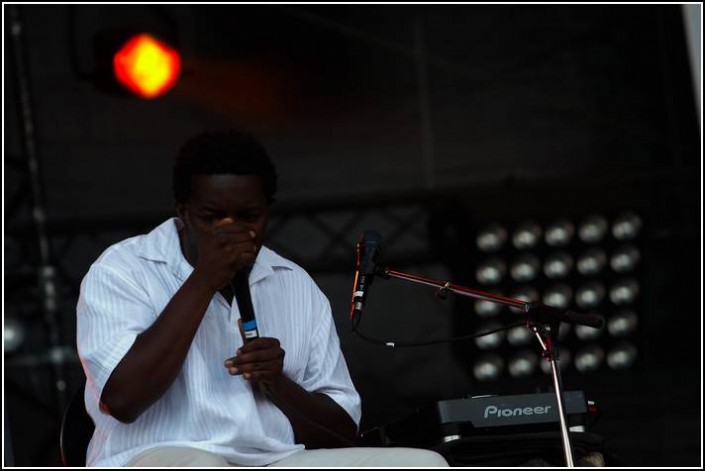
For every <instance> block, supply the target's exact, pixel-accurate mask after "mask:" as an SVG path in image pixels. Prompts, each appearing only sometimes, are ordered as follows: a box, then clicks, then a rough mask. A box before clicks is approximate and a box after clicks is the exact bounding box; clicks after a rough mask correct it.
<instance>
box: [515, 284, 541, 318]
mask: <svg viewBox="0 0 705 471" xmlns="http://www.w3.org/2000/svg"><path fill="white" fill-rule="evenodd" d="M511 297H512V298H516V299H518V300H520V301H524V302H527V303H528V302H531V301H538V299H539V292H538V291H536V289H534V288H532V287H531V286H526V285H525V286H522V287H520V288H519V289H517V290H516V291H514V293H512V295H511ZM509 310H510V311H512V312H514V313H516V314H521V313H523V312H524V309H522V308H518V307H510V308H509Z"/></svg>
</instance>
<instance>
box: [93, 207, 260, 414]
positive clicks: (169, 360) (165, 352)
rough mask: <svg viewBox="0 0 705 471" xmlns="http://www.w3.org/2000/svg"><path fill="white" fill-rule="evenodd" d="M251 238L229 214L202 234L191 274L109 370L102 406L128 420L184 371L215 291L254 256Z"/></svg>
mask: <svg viewBox="0 0 705 471" xmlns="http://www.w3.org/2000/svg"><path fill="white" fill-rule="evenodd" d="M253 238H254V233H253V232H251V231H248V230H247V229H246V228H243V227H240V226H237V225H235V224H233V223H232V221H231V220H229V219H227V220H224V221H222V222H221V223H219V224H216V226H215V227H214V230H213V232H212V233H211V234H210V237H203V239H202V240H201V242H200V255H199V257H198V263H197V265H196V268H195V269H194V271H193V272H192V273H191V276H189V278H188V279H187V280H186V281H185V282H184V284H183V285H182V286H181V287H180V288H179V290H178V291H177V292H176V294H175V295H174V296H173V297H172V298H171V300H170V301H169V303H168V304H167V306H166V307H165V308H164V310H163V311H162V313H161V314H160V315H159V317H158V318H157V320H156V321H155V322H154V324H152V325H151V326H150V327H149V328H148V329H146V330H145V331H144V332H142V333H140V334H139V335H138V336H137V339H136V340H135V342H134V344H133V345H132V347H131V348H130V350H129V351H128V352H127V354H125V356H124V357H123V359H122V360H121V361H120V363H118V365H117V367H115V370H114V371H113V372H112V374H111V375H110V378H109V379H108V381H107V383H106V384H105V387H104V388H103V393H102V395H101V400H100V404H101V406H100V407H101V409H102V410H104V411H105V412H107V413H109V414H110V415H112V416H113V417H115V418H116V419H117V420H119V421H120V422H125V423H130V422H134V421H135V420H136V419H137V417H139V416H140V414H142V413H143V412H144V411H145V410H146V409H147V408H148V407H149V406H151V405H152V404H153V403H154V402H155V401H157V400H158V399H159V398H160V397H162V395H163V394H164V393H165V392H166V391H167V389H169V387H170V386H171V385H172V383H173V382H174V380H175V379H176V377H177V375H178V374H179V372H180V371H181V368H182V366H183V363H184V360H185V359H186V355H187V354H188V351H189V349H190V348H191V342H192V341H193V338H194V336H195V335H196V332H197V331H198V327H199V325H200V324H201V320H202V319H203V316H204V314H205V312H206V309H207V308H208V305H209V304H210V301H211V299H212V298H213V295H214V294H215V292H216V291H217V290H218V289H219V288H221V287H222V286H224V285H226V284H227V283H228V281H229V280H230V279H231V278H232V276H233V274H234V273H235V272H236V271H237V270H238V269H240V268H241V267H243V266H245V265H247V264H250V263H252V262H253V261H254V259H255V254H256V251H257V248H256V246H255V245H254V243H253Z"/></svg>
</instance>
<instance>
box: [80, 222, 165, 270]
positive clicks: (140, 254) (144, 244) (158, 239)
mask: <svg viewBox="0 0 705 471" xmlns="http://www.w3.org/2000/svg"><path fill="white" fill-rule="evenodd" d="M170 232H175V229H174V228H173V220H172V219H169V220H167V221H165V222H163V223H162V224H160V225H159V226H157V227H155V228H154V229H152V230H151V231H150V232H149V233H146V234H138V235H134V236H131V237H128V238H126V239H123V240H121V241H118V242H116V243H114V244H112V245H111V246H109V247H108V248H107V249H105V251H104V252H103V253H102V254H101V255H100V256H99V257H98V259H97V260H96V261H95V262H94V264H93V265H98V266H108V267H112V268H119V267H134V266H138V265H142V264H144V263H145V262H146V261H148V260H157V261H159V260H162V259H163V260H164V261H166V259H167V256H168V253H167V250H168V248H167V247H168V241H169V238H170V237H171V234H170Z"/></svg>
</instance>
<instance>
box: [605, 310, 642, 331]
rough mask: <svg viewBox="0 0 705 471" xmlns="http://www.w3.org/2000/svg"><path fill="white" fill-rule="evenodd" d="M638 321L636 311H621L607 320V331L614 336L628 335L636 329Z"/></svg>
mask: <svg viewBox="0 0 705 471" xmlns="http://www.w3.org/2000/svg"><path fill="white" fill-rule="evenodd" d="M638 323H639V320H638V318H637V316H636V314H635V313H634V311H630V310H625V311H620V312H618V313H617V314H615V315H614V316H612V317H610V318H609V320H608V321H607V331H608V332H609V333H610V335H612V336H614V337H626V336H627V335H630V334H631V333H633V332H634V331H635V330H636V327H637V324H638Z"/></svg>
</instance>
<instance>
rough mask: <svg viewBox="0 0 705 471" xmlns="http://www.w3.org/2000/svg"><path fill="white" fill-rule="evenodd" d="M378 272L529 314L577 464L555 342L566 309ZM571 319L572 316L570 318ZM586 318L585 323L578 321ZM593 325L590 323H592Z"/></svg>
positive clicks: (568, 453) (567, 450) (567, 448)
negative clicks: (546, 361)
mask: <svg viewBox="0 0 705 471" xmlns="http://www.w3.org/2000/svg"><path fill="white" fill-rule="evenodd" d="M375 274H377V275H379V276H381V277H382V278H397V279H400V280H406V281H411V282H414V283H419V284H422V285H427V286H433V287H435V288H438V291H437V293H436V294H437V295H439V296H441V297H444V296H445V293H446V292H448V291H451V292H453V293H456V294H460V295H462V296H467V297H470V298H474V299H479V300H482V301H490V302H493V303H497V304H503V305H505V306H509V307H514V308H519V309H522V310H523V311H524V312H525V313H526V316H527V326H528V327H529V328H530V329H531V330H532V331H533V332H534V334H535V335H536V338H537V339H538V341H539V343H540V344H541V348H542V349H543V352H542V356H543V357H544V358H545V359H546V360H548V361H549V363H550V364H551V370H552V372H553V386H554V389H555V393H556V403H557V404H558V417H559V419H560V426H561V438H562V442H563V451H564V454H565V460H566V465H567V466H568V467H573V466H574V464H573V450H572V447H571V444H570V434H569V433H568V426H567V420H566V416H565V405H564V401H563V389H562V384H561V376H560V369H559V368H558V367H557V365H556V362H557V361H558V354H557V351H556V350H555V348H554V347H553V345H554V344H555V343H556V342H555V340H557V338H558V329H559V327H560V322H561V318H562V317H563V316H566V311H562V310H560V309H557V308H553V307H550V306H544V305H543V304H540V303H537V302H527V301H522V300H520V299H516V298H509V297H506V296H501V295H497V294H492V293H487V292H484V291H480V290H476V289H472V288H467V287H465V286H460V285H456V284H453V283H451V282H450V281H445V282H443V281H438V280H434V279H431V278H425V277H422V276H417V275H411V274H409V273H404V272H400V271H396V270H391V269H389V268H387V267H383V266H377V267H376V268H375ZM571 318H575V319H573V320H575V321H576V323H586V324H588V322H589V323H599V321H600V320H599V319H598V320H594V319H590V318H587V319H586V318H584V317H583V316H581V315H579V314H577V315H576V314H575V313H573V314H572V315H571ZM568 320H570V319H568ZM577 321H584V322H577ZM588 325H589V324H588Z"/></svg>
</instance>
